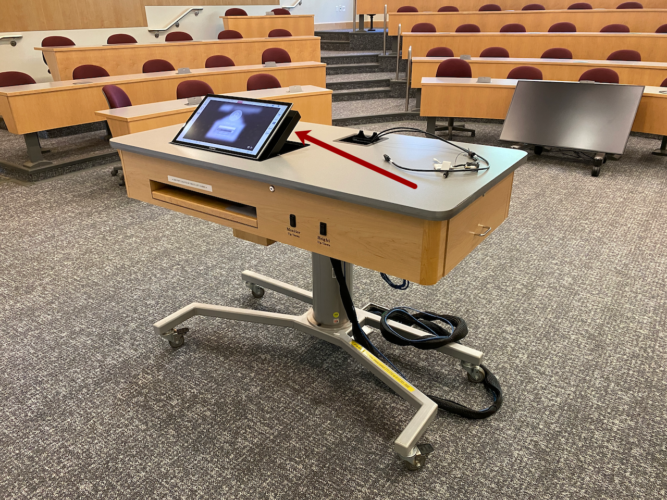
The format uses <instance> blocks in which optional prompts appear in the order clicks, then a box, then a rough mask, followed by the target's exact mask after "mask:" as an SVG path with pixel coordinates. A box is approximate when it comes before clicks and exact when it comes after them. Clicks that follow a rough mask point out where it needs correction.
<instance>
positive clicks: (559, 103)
mask: <svg viewBox="0 0 667 500" xmlns="http://www.w3.org/2000/svg"><path fill="white" fill-rule="evenodd" d="M643 93H644V87H640V86H635V85H611V84H593V83H579V82H542V81H526V80H521V81H519V82H517V86H516V90H515V92H514V97H513V98H512V104H511V105H510V109H509V111H508V112H507V118H505V124H504V126H503V131H502V133H501V134H500V140H502V141H511V142H523V143H527V144H534V145H539V146H551V147H557V148H565V149H577V150H583V151H593V152H600V153H614V154H622V153H623V152H624V151H625V146H626V144H627V142H628V136H629V135H630V131H631V129H632V124H633V122H634V121H635V115H636V114H637V108H638V107H639V102H640V100H641V98H642V94H643Z"/></svg>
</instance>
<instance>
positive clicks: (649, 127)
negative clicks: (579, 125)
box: [420, 78, 667, 135]
mask: <svg viewBox="0 0 667 500" xmlns="http://www.w3.org/2000/svg"><path fill="white" fill-rule="evenodd" d="M516 82H517V80H501V79H498V80H491V83H476V82H475V79H474V78H424V79H423V80H422V105H421V111H420V114H421V116H427V117H433V118H435V117H441V116H446V117H456V118H487V119H496V120H504V119H505V117H506V116H507V111H508V109H509V107H510V103H511V102H512V96H513V95H514V88H515V87H516ZM582 85H591V84H584V83H582ZM660 92H667V89H665V88H662V87H646V88H645V89H644V97H642V100H641V102H640V104H639V110H638V111H637V117H636V118H635V122H634V124H633V125H632V131H633V132H644V133H646V134H655V135H667V120H665V116H667V94H661V93H660ZM434 122H435V120H432V121H431V120H430V121H429V127H431V128H432V127H433V125H434V124H435V123H434Z"/></svg>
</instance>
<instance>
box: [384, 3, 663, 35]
mask: <svg viewBox="0 0 667 500" xmlns="http://www.w3.org/2000/svg"><path fill="white" fill-rule="evenodd" d="M665 7H667V4H665ZM560 22H570V23H573V24H574V25H575V26H576V27H577V31H579V32H599V31H600V30H601V29H602V28H604V27H605V26H607V25H608V24H625V25H626V26H628V27H629V28H630V31H631V32H637V33H655V30H657V29H658V27H660V26H662V25H663V24H667V9H621V10H618V9H605V10H520V11H507V10H505V11H499V12H498V11H490V12H395V13H391V14H389V23H388V28H389V33H388V34H389V35H390V36H397V35H398V25H399V24H400V25H401V29H402V31H403V32H409V31H411V30H412V27H413V26H414V25H415V24H417V23H431V24H433V25H434V26H435V27H436V30H437V31H440V32H446V31H449V32H454V31H456V28H457V27H459V26H461V25H462V24H476V25H477V26H479V28H480V29H481V30H482V32H491V33H494V32H496V33H497V32H499V31H500V28H502V27H503V26H505V25H506V24H510V23H518V24H522V25H523V26H524V27H525V28H526V31H528V32H547V31H549V28H550V27H551V26H552V25H554V24H556V23H560Z"/></svg>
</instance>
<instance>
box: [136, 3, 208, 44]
mask: <svg viewBox="0 0 667 500" xmlns="http://www.w3.org/2000/svg"><path fill="white" fill-rule="evenodd" d="M202 10H204V7H190V8H189V9H186V10H184V11H183V12H181V14H180V15H178V16H177V17H175V18H174V19H173V20H172V21H171V22H170V23H169V24H168V25H167V26H165V27H164V28H148V32H149V33H155V38H159V37H160V33H164V32H165V31H169V30H170V29H171V28H173V27H174V26H176V27H177V28H178V27H179V25H180V22H181V19H183V18H184V17H185V16H187V15H188V14H190V12H194V13H195V16H198V15H199V13H200V12H201V11H202Z"/></svg>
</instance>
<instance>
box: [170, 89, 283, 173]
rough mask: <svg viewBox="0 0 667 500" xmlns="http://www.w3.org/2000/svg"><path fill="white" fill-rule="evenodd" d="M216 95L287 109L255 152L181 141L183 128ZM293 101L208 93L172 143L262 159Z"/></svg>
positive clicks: (249, 158) (279, 129)
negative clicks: (275, 105)
mask: <svg viewBox="0 0 667 500" xmlns="http://www.w3.org/2000/svg"><path fill="white" fill-rule="evenodd" d="M215 97H223V98H225V99H233V100H236V101H243V102H256V103H262V104H267V103H269V104H278V105H280V106H284V107H286V108H287V109H286V110H285V112H284V113H283V116H282V117H281V118H280V121H279V122H278V123H277V124H276V126H275V127H274V129H273V131H272V132H271V134H270V135H269V136H268V137H267V138H266V140H265V141H264V144H263V145H262V147H261V148H260V149H259V151H257V153H255V154H251V153H239V152H237V151H229V150H227V149H225V148H223V147H214V146H201V145H199V144H191V143H189V142H184V141H179V140H178V137H179V136H180V135H181V134H182V133H183V130H184V129H185V128H186V127H187V126H188V124H189V123H190V122H191V121H192V120H193V119H194V117H195V116H196V114H197V111H199V108H201V107H202V106H204V104H206V103H207V102H208V101H209V100H211V99H212V98H215ZM292 106H293V103H291V102H283V101H271V100H269V99H254V98H251V97H240V96H234V95H228V94H206V95H205V96H204V98H203V99H202V101H201V102H200V103H199V105H198V106H197V108H196V109H195V110H194V111H193V112H192V114H191V115H190V117H189V118H188V120H187V121H186V122H185V123H184V124H183V126H182V127H181V128H180V129H179V131H178V133H177V134H176V136H175V137H174V138H173V139H172V140H171V144H175V145H177V146H185V147H188V148H193V149H199V150H201V151H210V152H212V153H218V154H224V155H229V156H236V157H239V158H246V159H248V160H257V161H259V160H261V159H262V156H263V155H264V154H265V153H266V151H267V149H268V148H269V146H270V145H271V144H272V143H273V141H274V140H275V138H276V135H277V134H279V133H280V131H281V130H282V128H283V125H284V123H285V121H286V120H287V117H288V116H289V112H290V111H291V110H292Z"/></svg>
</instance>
